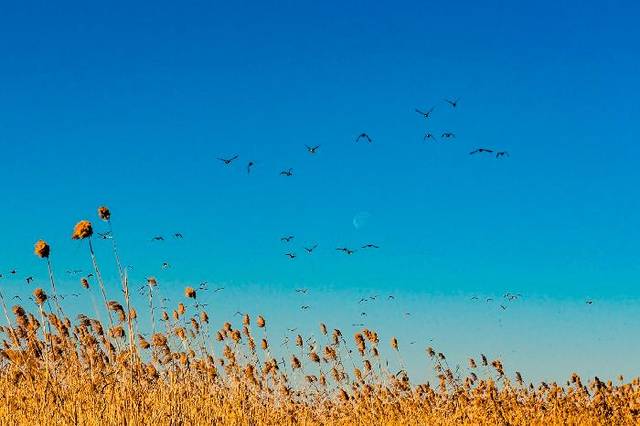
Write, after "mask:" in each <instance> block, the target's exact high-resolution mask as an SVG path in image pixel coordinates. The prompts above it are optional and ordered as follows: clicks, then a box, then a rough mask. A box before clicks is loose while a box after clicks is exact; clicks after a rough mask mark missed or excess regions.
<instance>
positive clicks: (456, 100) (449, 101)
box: [445, 98, 460, 108]
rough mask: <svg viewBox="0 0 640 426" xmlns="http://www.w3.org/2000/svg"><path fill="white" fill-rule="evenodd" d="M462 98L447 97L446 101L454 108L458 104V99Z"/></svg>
mask: <svg viewBox="0 0 640 426" xmlns="http://www.w3.org/2000/svg"><path fill="white" fill-rule="evenodd" d="M459 100H460V98H457V99H454V100H450V99H445V102H446V103H448V104H449V105H451V106H452V107H453V108H455V107H457V106H458V101H459Z"/></svg>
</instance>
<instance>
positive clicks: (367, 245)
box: [362, 244, 380, 249]
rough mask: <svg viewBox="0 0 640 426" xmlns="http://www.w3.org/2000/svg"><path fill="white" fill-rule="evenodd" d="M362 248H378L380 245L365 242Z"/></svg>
mask: <svg viewBox="0 0 640 426" xmlns="http://www.w3.org/2000/svg"><path fill="white" fill-rule="evenodd" d="M362 248H363V249H368V248H373V249H379V248H380V247H379V246H377V245H375V244H365V245H363V246H362Z"/></svg>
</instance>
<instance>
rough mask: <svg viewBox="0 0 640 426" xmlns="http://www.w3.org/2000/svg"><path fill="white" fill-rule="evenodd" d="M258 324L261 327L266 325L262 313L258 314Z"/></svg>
mask: <svg viewBox="0 0 640 426" xmlns="http://www.w3.org/2000/svg"><path fill="white" fill-rule="evenodd" d="M256 325H257V326H258V327H260V328H262V327H264V325H265V322H264V318H262V315H258V319H256Z"/></svg>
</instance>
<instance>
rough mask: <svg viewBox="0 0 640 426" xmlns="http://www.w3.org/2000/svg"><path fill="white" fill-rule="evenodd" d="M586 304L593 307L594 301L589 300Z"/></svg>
mask: <svg viewBox="0 0 640 426" xmlns="http://www.w3.org/2000/svg"><path fill="white" fill-rule="evenodd" d="M585 303H586V304H587V305H591V304H593V300H587V301H586V302H585Z"/></svg>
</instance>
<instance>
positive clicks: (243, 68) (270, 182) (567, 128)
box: [0, 1, 640, 378]
mask: <svg viewBox="0 0 640 426" xmlns="http://www.w3.org/2000/svg"><path fill="white" fill-rule="evenodd" d="M342 3H343V2H325V3H323V4H312V3H310V2H288V3H284V2H283V3H280V4H279V5H266V4H261V3H258V2H255V3H254V4H251V3H245V4H244V5H243V7H241V8H240V7H237V6H231V5H228V4H212V3H211V2H188V3H181V4H180V5H177V4H173V3H172V2H162V1H159V2H154V3H153V5H150V4H138V5H131V4H129V3H124V2H115V3H110V4H108V5H107V4H104V5H96V4H85V3H80V2H78V3H75V4H74V3H66V4H65V5H63V6H62V5H59V4H56V5H53V4H50V3H46V2H41V3H35V2H34V3H28V4H17V3H16V4H8V5H3V7H2V9H3V10H2V13H1V14H0V40H2V41H1V42H0V57H1V58H2V66H1V67H0V81H1V84H0V153H1V155H2V158H3V160H4V161H3V162H2V166H1V167H0V191H1V192H0V195H1V196H2V198H3V200H4V204H3V208H2V209H1V210H0V232H1V233H2V241H3V244H1V245H0V268H1V269H2V271H3V272H4V273H5V278H4V282H3V283H2V285H3V291H4V292H5V293H7V294H9V295H13V294H26V293H27V292H28V291H29V288H28V287H26V286H25V285H24V283H23V278H24V277H25V276H27V275H33V276H34V277H35V278H36V281H37V282H39V281H42V280H45V279H46V274H45V270H44V269H43V265H42V264H41V263H40V262H38V259H37V258H35V257H34V256H33V255H32V254H31V252H32V244H33V242H34V241H35V240H36V239H39V238H45V239H47V240H48V241H49V242H50V243H51V244H52V246H53V254H52V260H53V262H54V266H55V268H56V271H57V273H58V275H59V280H60V281H61V285H62V286H63V287H64V288H66V289H67V290H68V292H72V291H75V289H77V287H78V285H77V279H76V278H70V277H67V276H66V275H65V274H64V271H65V270H66V269H70V268H74V269H75V268H80V269H85V270H88V268H89V267H90V264H89V262H88V255H87V250H86V247H85V246H84V245H83V244H82V243H79V242H76V241H71V240H70V239H69V235H70V232H71V229H72V227H73V225H74V223H75V222H76V221H78V220H80V219H85V218H89V219H92V220H95V219H96V215H95V209H96V208H97V206H98V205H101V204H107V205H109V206H110V207H111V209H112V210H113V222H114V227H115V231H116V235H117V238H118V243H119V245H120V247H121V256H122V257H123V260H124V262H125V263H129V264H132V265H134V269H133V271H132V272H131V274H132V279H133V280H137V281H141V280H143V278H144V277H145V276H148V275H156V276H158V277H159V278H160V280H161V285H162V286H163V287H164V290H163V291H166V292H167V293H171V294H175V296H176V297H177V295H178V294H179V293H181V291H182V288H183V287H184V285H186V284H192V283H198V282H200V281H202V280H208V281H209V282H210V283H223V285H224V286H225V287H226V290H225V292H226V293H224V297H223V296H222V293H221V294H220V295H217V296H216V298H215V299H214V298H213V297H212V296H206V297H212V302H211V306H212V308H211V309H212V310H214V311H216V312H220V315H219V316H218V315H215V316H214V317H217V319H218V320H223V319H226V318H224V315H232V314H233V312H235V311H236V310H243V311H250V312H256V313H257V312H264V313H266V314H271V315H272V316H273V317H274V320H275V322H276V325H279V326H280V328H281V329H282V330H284V326H285V325H286V324H289V323H291V322H296V323H300V324H301V325H300V326H301V327H309V328H310V329H313V330H315V329H316V328H317V327H316V323H317V321H318V320H319V319H322V318H324V319H325V320H326V321H328V320H327V318H335V319H336V321H337V320H338V319H340V320H341V322H342V323H341V324H333V325H332V326H343V328H345V329H349V327H348V326H349V325H350V324H351V323H352V322H361V321H360V320H361V318H360V311H362V309H361V306H358V304H357V300H358V299H359V298H360V297H362V296H363V295H369V294H381V295H388V294H394V295H396V297H397V299H396V301H395V302H394V304H393V305H390V304H389V303H387V304H386V305H385V303H383V302H381V301H380V302H376V304H374V303H372V304H370V306H367V308H366V309H367V310H369V314H368V319H367V321H368V324H376V327H377V328H379V329H381V331H383V333H385V334H386V335H389V334H390V333H396V330H401V331H402V332H408V331H409V330H413V329H414V328H415V330H418V331H416V333H418V337H416V339H417V340H420V342H422V341H426V339H428V338H433V336H434V335H435V336H436V338H435V340H434V342H435V343H433V344H434V346H438V347H439V348H440V349H441V350H443V351H444V352H447V353H450V355H451V356H453V357H456V356H457V357H459V358H460V359H462V360H464V359H465V357H466V356H467V355H470V354H473V353H477V352H480V351H485V352H487V353H489V354H491V353H493V354H496V355H501V356H503V357H504V361H505V365H506V366H507V367H509V366H510V365H512V364H517V367H518V368H520V369H521V370H523V372H527V371H531V372H532V373H531V374H533V375H534V376H535V377H545V378H547V377H564V376H566V375H567V374H569V373H570V372H571V371H573V370H579V371H584V372H587V373H591V374H601V375H606V374H610V375H612V374H614V373H618V372H622V373H625V374H627V375H628V374H632V373H634V371H633V361H632V360H634V359H637V355H638V352H639V351H640V346H639V345H638V344H637V343H635V344H634V343H633V342H629V341H627V340H628V339H626V338H624V337H620V338H617V337H614V336H612V333H611V331H610V330H612V329H616V330H618V331H619V335H620V336H624V335H628V334H631V333H636V334H637V332H638V331H639V330H640V325H639V323H638V321H637V320H634V319H632V318H631V315H633V314H634V313H635V314H637V308H638V298H639V291H638V286H637V276H638V272H640V268H639V267H638V259H637V254H636V253H637V242H638V237H639V235H638V229H640V226H639V225H640V213H639V211H640V210H639V208H638V207H640V206H639V202H638V197H637V185H638V182H639V178H640V172H639V171H638V169H637V162H636V161H635V159H636V158H637V157H638V154H640V148H638V144H637V141H638V135H639V129H640V125H638V120H637V114H638V106H637V97H638V96H637V95H638V93H639V89H640V83H639V82H638V79H637V76H638V72H639V71H640V69H639V68H640V67H639V63H640V62H639V60H638V55H637V46H636V44H637V40H639V39H640V30H639V29H638V28H637V25H636V23H635V22H634V17H635V16H637V14H638V12H640V10H638V9H639V7H638V6H637V5H635V4H633V3H632V2H608V3H607V4H597V3H593V4H588V3H585V2H574V1H564V2H536V3H535V4H531V5H523V4H514V3H513V2H498V1H494V2H483V4H482V5H480V4H477V2H466V1H465V2H456V3H455V4H450V3H447V2H438V3H433V2H400V3H394V5H393V6H390V5H378V4H371V3H370V2H367V3H365V2H351V3H350V4H348V5H345V4H342ZM589 3H590V2H589ZM458 97H459V98H460V102H459V106H458V108H456V109H455V110H454V109H452V108H451V107H450V106H448V105H447V104H446V103H445V102H444V101H443V99H444V98H458ZM432 106H435V110H434V113H433V116H432V118H430V119H429V120H428V121H425V120H424V119H421V118H420V117H419V116H418V115H417V114H416V113H415V112H414V108H416V107H417V108H421V109H428V108H430V107H432ZM426 131H431V132H433V133H434V134H436V135H440V134H441V133H442V132H445V131H452V132H454V133H455V134H456V138H455V140H453V141H447V142H445V141H441V140H438V141H437V142H424V141H423V140H422V136H423V134H424V133H425V132H426ZM361 132H367V133H368V134H369V135H371V137H372V138H373V140H374V142H373V143H372V144H371V145H366V144H364V143H358V144H356V143H354V139H355V137H356V136H357V135H358V134H359V133H361ZM305 144H308V145H318V144H319V145H321V147H320V149H319V151H318V153H317V154H316V155H315V156H311V155H309V154H308V153H307V152H306V150H305V147H304V145H305ZM478 147H486V148H493V149H497V150H507V151H509V152H510V153H511V156H510V157H509V158H507V159H501V160H496V159H495V158H493V157H490V156H486V157H479V156H469V155H468V152H469V151H471V150H473V149H475V148H478ZM233 154H238V155H239V157H240V158H239V160H238V161H237V162H236V163H234V164H232V165H231V166H230V167H224V166H223V165H222V164H221V163H220V162H219V161H217V160H216V157H221V156H231V155H233ZM249 160H253V161H255V162H256V166H255V167H254V169H253V171H252V173H251V175H249V176H248V175H247V173H246V170H245V168H246V164H247V162H248V161H249ZM289 167H291V168H293V169H294V173H295V175H294V176H293V177H291V178H286V177H281V176H279V175H278V173H279V172H280V171H281V170H283V169H286V168H289ZM354 217H361V218H364V217H366V218H367V219H366V221H363V223H362V226H361V227H360V228H356V227H354V224H353V220H354ZM96 226H97V227H98V226H100V225H99V224H96ZM173 232H181V233H183V234H184V235H185V239H184V240H183V241H175V240H172V239H170V238H168V241H166V242H165V243H151V242H150V241H149V240H150V238H151V237H152V236H154V235H157V234H161V235H165V236H167V237H168V236H169V235H171V234H172V233H173ZM286 234H292V235H295V236H296V239H295V240H294V242H293V243H292V245H291V246H286V245H283V244H282V243H281V242H280V240H279V238H280V236H282V235H286ZM316 242H317V243H318V244H319V246H318V250H317V252H316V253H314V254H313V256H307V255H306V253H304V250H303V249H302V245H303V244H311V243H316ZM368 242H373V243H377V244H379V245H380V246H381V247H382V248H381V249H380V250H377V251H368V252H364V251H359V252H357V253H356V254H354V255H353V256H350V257H347V256H341V253H337V252H336V251H335V250H334V248H335V247H337V246H342V245H346V246H350V247H358V246H360V245H362V244H364V243H368ZM97 246H98V255H99V257H100V258H101V259H104V260H103V263H104V264H105V267H104V268H105V272H106V275H107V277H108V278H109V279H110V286H111V287H112V289H113V291H114V293H115V292H116V291H117V290H116V289H117V283H116V281H115V280H114V278H115V276H116V275H115V270H114V268H113V267H112V266H111V263H110V258H109V255H110V253H109V250H108V244H104V242H98V243H97ZM289 250H294V251H296V252H297V253H298V255H299V257H298V258H296V259H295V260H293V261H289V260H288V259H287V258H286V257H285V256H284V253H285V252H287V251H289ZM164 261H168V262H169V263H170V264H171V265H172V267H171V268H170V269H169V270H166V271H162V270H160V265H161V264H162V262H164ZM12 268H17V269H18V270H19V274H17V276H15V277H13V276H8V277H7V276H6V272H7V271H9V270H10V269H12ZM43 285H44V284H43ZM212 285H213V284H212ZM299 287H308V288H309V289H310V293H309V296H307V299H306V302H302V301H301V300H302V299H301V297H300V296H299V295H296V294H295V292H294V291H293V289H294V288H299ZM5 288H6V290H5ZM72 289H74V290H72ZM507 291H511V292H517V293H521V294H523V298H522V299H521V300H519V301H518V302H517V303H512V304H511V305H510V306H509V308H508V309H507V310H505V311H503V310H502V309H500V308H499V307H497V304H498V303H499V302H500V300H499V299H500V297H501V295H502V294H504V293H505V292H507ZM475 294H477V295H481V296H483V297H493V298H495V299H496V303H495V304H493V305H491V304H488V303H485V304H484V305H482V304H478V303H475V304H474V302H471V301H470V297H471V296H472V295H475ZM203 297H205V296H203ZM587 299H593V300H594V301H595V302H594V304H593V305H591V306H586V305H585V304H584V301H585V300H587ZM309 300H310V301H311V302H309ZM302 303H308V304H310V305H312V309H310V310H309V311H308V312H305V313H302V312H300V310H299V305H300V304H302ZM479 305H482V306H479ZM408 311H411V312H412V316H411V318H410V319H409V318H408V317H407V316H405V315H403V312H408ZM636 317H637V315H636ZM436 318H437V319H438V320H437V321H435V319H436ZM382 320H384V321H382ZM407 323H410V324H411V325H412V326H413V327H409V326H408V324H407ZM343 324H344V325H343ZM435 324H437V325H435ZM432 326H433V329H432V328H431V327H432ZM499 336H501V337H499ZM408 338H410V337H408ZM603 339H604V341H605V342H607V344H606V345H603V344H602V341H603ZM401 343H402V340H401ZM415 346H416V349H415V350H414V349H413V348H408V349H407V351H408V354H407V355H406V357H407V358H408V359H409V362H410V363H413V364H415V370H416V371H421V370H420V369H421V368H422V366H421V364H420V363H421V360H422V358H421V357H422V353H423V352H422V351H423V348H424V346H425V345H424V344H422V343H420V344H418V343H416V345H415ZM417 346H420V347H419V348H418V347H417ZM536 348H537V349H536ZM612 357H614V362H612ZM551 362H554V363H555V364H553V365H548V364H550V363H551ZM514 367H516V366H514ZM423 369H424V368H423Z"/></svg>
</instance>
